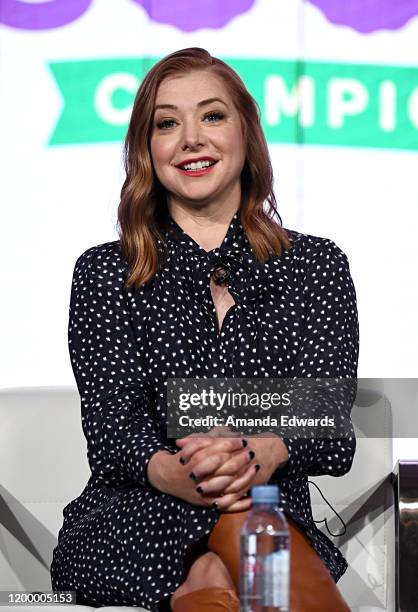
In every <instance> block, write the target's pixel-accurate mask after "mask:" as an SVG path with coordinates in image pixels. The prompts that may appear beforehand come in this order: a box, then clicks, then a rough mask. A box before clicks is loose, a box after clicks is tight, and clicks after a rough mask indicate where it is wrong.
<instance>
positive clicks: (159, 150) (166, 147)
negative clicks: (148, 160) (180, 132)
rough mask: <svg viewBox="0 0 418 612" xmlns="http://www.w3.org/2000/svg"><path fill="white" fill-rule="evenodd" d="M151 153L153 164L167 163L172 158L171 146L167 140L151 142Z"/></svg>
mask: <svg viewBox="0 0 418 612" xmlns="http://www.w3.org/2000/svg"><path fill="white" fill-rule="evenodd" d="M151 154H152V158H153V160H154V163H155V164H167V163H168V162H170V160H171V158H172V147H171V146H170V143H169V142H168V141H164V142H158V140H155V141H154V142H153V143H151Z"/></svg>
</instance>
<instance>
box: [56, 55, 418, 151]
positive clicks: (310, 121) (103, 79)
mask: <svg viewBox="0 0 418 612" xmlns="http://www.w3.org/2000/svg"><path fill="white" fill-rule="evenodd" d="M159 59H160V57H154V58H151V57H144V58H142V59H141V58H123V59H101V60H81V61H80V60H77V61H72V62H68V61H65V62H51V63H50V64H49V67H50V69H51V72H52V74H53V76H54V78H55V80H56V83H57V85H58V87H59V90H60V92H61V94H62V97H63V108H62V112H61V115H60V117H59V119H58V121H57V123H56V125H55V127H54V129H53V131H52V134H51V136H50V139H49V142H48V145H67V144H77V143H97V142H115V141H121V140H123V138H124V137H125V134H126V129H127V125H128V122H129V117H130V113H131V109H132V103H133V100H134V98H135V94H136V92H137V90H138V88H139V86H140V84H141V81H142V79H143V77H144V76H145V74H146V73H147V72H148V71H149V69H150V68H151V67H152V66H153V65H154V64H155V63H156V62H157V61H158V60H159ZM224 61H226V62H227V63H228V64H229V65H230V66H231V67H232V68H233V69H234V70H235V71H236V72H238V74H239V75H240V76H241V78H242V79H243V81H244V82H245V84H246V86H247V88H248V90H249V91H250V93H251V95H252V96H253V97H254V98H255V99H256V101H257V103H258V105H259V107H260V112H261V118H262V125H263V129H264V133H265V135H266V139H267V141H268V142H269V143H272V144H273V143H300V144H314V145H331V146H338V147H372V148H387V149H411V150H417V149H418V67H413V66H412V67H407V66H381V65H374V64H336V63H335V64H334V63H328V62H327V63H325V62H302V61H281V60H265V59H261V60H260V59H255V60H252V59H236V60H232V59H230V58H225V59H224Z"/></svg>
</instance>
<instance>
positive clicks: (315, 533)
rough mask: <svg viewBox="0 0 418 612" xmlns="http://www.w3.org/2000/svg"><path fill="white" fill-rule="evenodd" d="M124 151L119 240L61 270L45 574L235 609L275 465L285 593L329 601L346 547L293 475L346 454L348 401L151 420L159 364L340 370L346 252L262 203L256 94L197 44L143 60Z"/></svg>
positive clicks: (161, 408) (221, 369) (110, 599)
mask: <svg viewBox="0 0 418 612" xmlns="http://www.w3.org/2000/svg"><path fill="white" fill-rule="evenodd" d="M197 160H201V161H200V162H199V161H197ZM125 167H126V173H127V177H126V180H125V183H124V185H123V188H122V194H121V203H120V207H119V224H120V240H119V241H114V242H108V243H105V244H101V245H98V246H94V247H92V248H90V249H88V250H87V251H86V252H84V253H83V254H82V255H81V256H80V257H79V259H78V260H77V262H76V265H75V270H74V277H73V285H72V292H71V304H70V322H69V348H70V356H71V362H72V366H73V370H74V375H75V378H76V382H77V386H78V389H79V392H80V395H81V410H82V425H83V431H84V434H85V436H86V439H87V443H88V459H89V463H90V467H91V472H92V475H91V478H90V480H89V482H88V484H87V485H86V487H85V489H84V491H83V492H82V494H81V495H80V496H79V497H78V498H77V499H75V500H73V501H72V502H71V503H70V504H68V505H67V506H66V508H65V509H64V512H63V515H64V523H63V526H62V528H61V530H60V533H59V541H58V545H57V547H56V548H55V550H54V557H53V562H52V566H51V576H52V585H53V588H54V589H71V590H76V591H77V599H78V602H80V603H87V604H90V605H96V606H101V605H111V604H118V603H119V604H125V605H142V606H144V607H146V608H148V609H149V610H152V611H154V610H155V611H157V610H165V609H166V610H170V609H172V610H174V611H182V612H187V611H188V610H202V611H204V610H231V611H232V610H238V598H237V581H238V554H239V540H238V534H239V528H240V525H241V524H242V521H243V520H244V518H245V516H246V513H247V511H248V510H249V508H250V506H251V500H250V497H248V496H247V493H248V491H249V490H250V488H251V487H252V486H254V485H255V484H259V483H266V482H272V483H273V482H274V483H278V484H279V485H280V488H281V505H282V507H283V510H284V511H285V513H286V515H287V517H288V520H289V526H290V529H291V535H292V565H291V569H292V583H291V604H292V605H291V609H292V611H293V610H308V611H309V610H312V611H313V610H321V612H324V611H325V610H327V609H329V610H333V612H336V611H337V610H347V609H348V608H347V607H346V605H345V603H344V602H343V600H342V598H341V596H340V595H339V592H338V589H337V587H336V585H335V582H336V581H337V580H338V579H339V578H340V576H341V575H342V574H343V573H344V571H345V569H346V567H347V564H346V561H345V559H344V558H343V556H342V555H341V553H340V552H339V551H338V550H337V549H336V548H335V547H334V546H333V544H332V543H331V541H330V540H328V538H327V537H326V536H324V535H323V534H322V533H321V532H320V531H319V530H318V529H317V528H316V526H315V524H314V522H313V519H312V513H311V505H310V498H309V490H308V483H307V477H308V475H318V474H331V475H334V476H339V475H342V474H345V473H346V472H347V471H348V470H349V469H350V466H351V463H352V459H353V455H354V450H355V438H354V435H353V429H352V426H351V422H350V415H349V410H348V411H347V413H345V414H341V419H342V420H345V421H346V422H347V425H348V431H349V435H347V436H346V437H345V438H343V439H338V440H335V439H334V440H333V439H330V440H307V439H305V438H296V437H295V438H280V437H279V436H277V435H276V436H269V437H263V436H255V437H248V439H246V438H243V437H241V436H237V435H232V434H229V432H225V431H224V430H221V431H218V430H216V429H215V430H212V431H210V432H209V433H208V434H207V435H202V436H199V437H196V436H193V435H191V436H186V437H185V438H183V439H181V440H176V441H175V440H172V439H169V438H167V435H166V421H165V398H166V385H167V378H177V377H178V378H217V377H220V378H226V377H237V378H252V377H260V378H264V377H273V378H283V377H287V378H296V377H299V378H309V377H312V376H315V377H322V378H328V377H335V378H355V377H356V372H357V357H358V325H357V311H356V298H355V292H354V287H353V284H352V280H351V277H350V273H349V267H348V262H347V259H346V257H345V255H344V254H343V253H342V251H341V250H340V249H339V248H338V247H337V246H336V245H335V244H334V243H333V242H332V241H330V240H327V239H323V238H316V237H313V236H308V235H302V234H299V233H297V232H294V231H285V230H284V229H283V228H282V227H281V225H279V224H278V223H277V222H276V221H275V220H274V216H275V215H276V214H277V211H276V206H275V204H276V202H275V197H274V194H273V190H272V183H273V176H272V168H271V164H270V160H269V155H268V149H267V145H266V142H265V139H264V136H263V133H262V129H261V126H260V122H259V114H258V109H257V105H256V103H255V101H254V100H253V98H252V97H251V96H250V94H249V93H248V92H247V90H246V88H245V86H244V84H243V83H242V81H241V79H240V78H239V77H238V75H237V74H236V73H235V72H234V71H233V70H232V69H231V68H230V67H229V66H227V65H226V64H224V63H223V62H221V61H220V60H218V59H216V58H212V57H211V56H210V55H209V54H208V53H207V52H206V51H205V50H204V49H200V48H190V49H184V50H181V51H177V52H176V53H173V54H171V55H169V56H167V57H165V58H164V59H162V60H161V61H160V62H158V63H157V64H156V65H155V66H154V67H153V68H152V69H151V70H150V71H149V72H148V74H147V75H146V77H145V79H144V80H143V82H142V84H141V86H140V89H139V91H138V93H137V96H136V99H135V102H134V107H133V112H132V117H131V121H130V125H129V128H128V134H127V137H126V142H125ZM265 201H267V203H268V206H269V208H268V211H267V212H266V211H265V210H264V207H263V203H264V202H265ZM218 434H221V435H218Z"/></svg>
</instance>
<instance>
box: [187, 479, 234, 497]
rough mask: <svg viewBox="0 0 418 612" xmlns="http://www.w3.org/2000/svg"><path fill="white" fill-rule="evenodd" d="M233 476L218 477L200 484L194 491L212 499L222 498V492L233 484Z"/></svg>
mask: <svg viewBox="0 0 418 612" xmlns="http://www.w3.org/2000/svg"><path fill="white" fill-rule="evenodd" d="M233 480H234V477H233V476H218V477H214V478H211V479H210V480H205V481H203V482H200V483H199V485H198V486H197V488H196V491H197V492H198V493H200V495H209V496H212V497H217V496H219V497H223V496H224V491H225V489H226V488H227V487H229V485H230V484H231V483H232V482H233Z"/></svg>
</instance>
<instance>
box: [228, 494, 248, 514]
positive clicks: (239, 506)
mask: <svg viewBox="0 0 418 612" xmlns="http://www.w3.org/2000/svg"><path fill="white" fill-rule="evenodd" d="M251 506H252V499H251V497H244V499H239V500H238V501H236V502H234V503H233V504H231V505H230V506H228V507H227V508H225V509H224V510H222V512H244V511H245V510H250V509H251Z"/></svg>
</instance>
